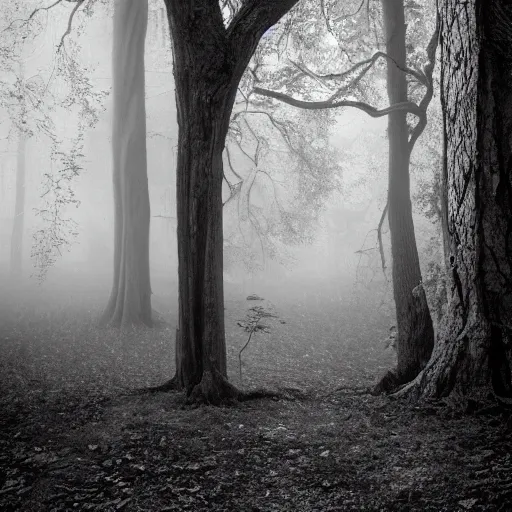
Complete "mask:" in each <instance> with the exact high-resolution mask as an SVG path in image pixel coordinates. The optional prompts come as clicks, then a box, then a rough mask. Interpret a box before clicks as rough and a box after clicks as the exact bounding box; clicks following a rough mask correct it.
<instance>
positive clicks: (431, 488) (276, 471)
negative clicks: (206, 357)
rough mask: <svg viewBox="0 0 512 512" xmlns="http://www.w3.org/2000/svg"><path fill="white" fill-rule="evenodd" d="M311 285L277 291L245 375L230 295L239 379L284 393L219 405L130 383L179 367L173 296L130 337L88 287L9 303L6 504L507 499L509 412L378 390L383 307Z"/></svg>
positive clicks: (2, 457) (225, 505)
mask: <svg viewBox="0 0 512 512" xmlns="http://www.w3.org/2000/svg"><path fill="white" fill-rule="evenodd" d="M303 299H304V298H301V297H298V296H297V294H295V300H294V301H290V302H288V303H287V304H284V303H279V301H278V303H275V304H274V309H273V311H274V313H276V315H277V318H270V319H267V321H268V330H269V332H268V333H265V332H258V333H257V334H255V335H254V337H253V340H252V341H251V343H250V345H249V346H248V347H247V349H246V350H245V351H244V352H243V357H242V362H243V366H242V378H243V380H242V382H240V376H239V368H238V364H239V359H238V356H239V351H240V349H241V347H242V346H243V345H244V344H245V342H246V340H247V333H245V332H244V330H243V325H244V321H245V320H244V319H245V318H246V312H247V309H248V308H249V307H252V306H253V305H254V304H253V303H252V302H250V301H246V300H245V297H241V296H237V295H236V294H228V298H227V300H226V326H227V342H228V357H229V367H230V378H231V381H232V382H233V383H234V384H236V385H238V386H240V387H244V388H254V387H265V388H270V389H277V388H279V389H285V390H286V391H285V393H284V397H283V399H279V400H271V399H264V400H254V401H250V402H244V403H240V404H237V405H235V406H231V407H220V408H216V407H205V406H202V407H196V408H191V407H189V406H186V405H185V400H184V397H183V396H182V395H181V394H177V393H165V394H153V395H134V394H132V393H131V391H130V390H133V389H135V388H139V387H142V386H147V385H154V384H158V383H161V382H163V381H164V380H166V379H168V378H169V377H171V376H172V374H173V338H174V319H173V318H172V314H169V313H168V312H167V311H165V312H164V314H163V320H165V323H162V324H161V325H159V326H158V327H157V328H154V329H151V330H150V329H141V330H137V331H133V332H131V333H129V334H124V335H121V334H120V333H119V332H118V331H116V330H115V329H99V328H98V327H96V325H95V323H94V320H95V318H96V317H97V315H98V313H99V311H100V309H99V308H98V306H97V304H98V303H99V300H98V297H96V296H92V295H87V294H85V293H83V294H81V295H80V296H75V297H72V298H67V299H66V300H60V302H59V301H56V300H50V297H48V300H43V301H41V297H39V298H37V300H36V298H34V300H32V302H30V301H29V302H25V303H23V304H21V302H19V301H18V302H17V301H15V300H11V301H10V302H9V303H7V304H2V305H1V319H2V322H1V327H0V386H1V393H0V445H1V447H0V510H2V511H6V512H7V511H14V510H20V511H67V510H93V511H96V510H98V511H100V510H102V511H117V510H122V511H127V512H128V511H151V512H156V511H171V510H176V511H181V510H191V511H198V512H199V511H207V510H212V511H242V512H245V511H255V512H256V511H262V512H263V511H345V510H347V511H349V510H354V511H413V510H414V511H457V510H472V511H478V510H503V511H508V510H512V437H511V433H512V422H511V421H510V419H508V418H507V417H505V416H503V415H501V414H496V415H481V416H475V415H473V416H469V415H464V414H462V413H458V412H456V411H455V410H454V409H453V408H452V407H450V404H447V403H436V404H421V405H418V404H407V403H403V402H401V401H393V400H390V399H389V398H386V397H372V396H370V395H368V394H366V393H365V389H366V388H367V387H368V386H370V385H371V384H372V382H374V381H375V379H376V378H377V377H378V376H379V375H380V374H381V373H382V372H383V371H384V369H385V368H386V367H387V366H389V365H391V364H392V362H393V354H392V352H391V351H390V350H389V349H388V350H387V349H386V348H385V346H384V343H383V342H382V340H383V338H384V337H385V336H386V332H387V329H388V320H389V319H388V318H387V317H386V316H385V315H380V316H379V314H377V313H376V309H375V305H374V304H373V305H372V304H371V301H369V299H368V297H366V298H364V297H363V298H362V300H360V301H358V300H355V299H350V300H349V299H348V298H346V297H345V298H343V297H341V298H340V297H337V298H335V300H334V299H333V298H332V297H331V299H329V300H326V299H325V300H323V301H322V300H319V299H315V300H309V301H308V300H303ZM164 302H165V301H164ZM167 304H168V305H169V303H167ZM258 304H260V302H258ZM261 304H264V305H265V307H269V308H271V307H272V306H271V305H269V304H268V303H266V302H265V301H263V302H261ZM171 306H172V305H169V310H170V311H172V307H171ZM166 307H167V306H162V307H161V309H165V308H166ZM239 322H240V324H242V326H240V325H239ZM340 388H341V389H340Z"/></svg>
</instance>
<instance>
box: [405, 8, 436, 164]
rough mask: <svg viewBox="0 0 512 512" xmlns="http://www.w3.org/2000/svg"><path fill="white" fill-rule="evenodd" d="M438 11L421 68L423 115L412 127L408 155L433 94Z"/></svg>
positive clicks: (424, 125) (422, 128)
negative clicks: (425, 61)
mask: <svg viewBox="0 0 512 512" xmlns="http://www.w3.org/2000/svg"><path fill="white" fill-rule="evenodd" d="M439 26H440V23H439V13H437V16H436V28H435V30H434V33H433V34H432V37H431V38H430V42H429V44H428V46H427V56H428V62H427V64H425V66H424V68H423V74H424V77H425V86H426V88H427V90H426V92H425V95H424V96H423V98H422V100H421V101H420V104H419V108H420V109H421V110H422V111H423V115H422V116H420V117H419V120H418V123H417V124H416V126H415V127H414V128H413V130H412V133H411V138H410V139H409V143H408V148H409V155H411V153H412V150H413V149H414V145H415V144H416V141H417V140H418V139H419V137H420V136H421V134H422V133H423V131H424V130H425V127H426V126H427V109H428V106H429V105H430V102H431V101H432V97H433V95H434V84H433V79H432V75H433V74H434V66H435V62H436V51H437V46H438V44H439Z"/></svg>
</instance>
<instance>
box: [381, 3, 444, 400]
mask: <svg viewBox="0 0 512 512" xmlns="http://www.w3.org/2000/svg"><path fill="white" fill-rule="evenodd" d="M382 7H383V16H384V26H385V34H386V52H387V54H388V55H389V56H390V57H391V58H392V59H393V60H394V61H395V62H396V65H395V64H394V63H393V62H388V65H387V89H388V97H389V102H390V105H394V104H396V103H401V102H406V101H408V91H407V80H406V75H405V73H404V72H403V71H401V70H400V69H399V67H401V68H404V67H405V66H406V46H405V35H406V28H407V27H406V24H405V19H404V2H403V0H382ZM388 140H389V188H388V205H389V210H388V219H389V231H390V234H391V254H392V258H393V263H392V274H393V293H394V298H395V305H396V321H397V334H398V337H397V343H396V350H397V355H398V364H397V368H396V370H394V371H393V372H390V373H388V374H387V375H386V376H385V377H384V378H383V380H382V381H381V382H379V384H378V385H377V387H376V388H375V391H376V392H380V391H391V390H392V389H393V388H395V387H396V386H397V385H399V384H403V383H406V382H409V381H411V380H412V379H414V378H415V377H416V375H418V373H419V372H420V371H421V370H422V369H423V368H424V367H425V365H426V364H427V362H428V359H429V357H430V354H431V352H432V348H433V346H434V328H433V325H432V319H431V317H430V312H429V309H428V304H427V299H426V296H425V292H424V290H423V287H422V286H421V271H420V263H419V258H418V249H417V247H416V238H415V234H414V224H413V219H412V206H411V193H410V179H409V160H410V150H409V132H408V126H407V118H406V113H405V112H399V111H398V112H392V113H390V114H389V116H388Z"/></svg>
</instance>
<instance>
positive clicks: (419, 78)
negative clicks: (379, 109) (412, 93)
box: [304, 52, 428, 87]
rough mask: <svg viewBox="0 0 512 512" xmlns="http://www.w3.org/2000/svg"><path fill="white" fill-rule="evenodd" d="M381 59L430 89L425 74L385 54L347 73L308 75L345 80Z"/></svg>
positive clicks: (357, 65)
mask: <svg viewBox="0 0 512 512" xmlns="http://www.w3.org/2000/svg"><path fill="white" fill-rule="evenodd" d="M379 59H386V60H388V61H390V62H392V63H393V64H394V65H395V66H396V67H397V68H398V69H399V70H400V71H403V72H404V73H406V74H408V75H411V76H413V77H414V78H415V79H416V80H417V81H418V82H419V83H420V84H422V85H424V86H425V87H428V82H427V80H426V79H425V76H424V75H423V73H421V72H419V71H417V70H415V69H412V68H409V67H403V66H400V65H399V64H398V63H397V62H396V60H395V59H393V58H392V57H390V56H389V55H388V54H387V53H384V52H376V53H374V54H373V55H372V56H371V57H370V58H369V59H366V60H362V61H360V62H357V63H356V64H354V65H353V66H352V67H351V68H349V69H347V70H346V71H343V72H342V73H329V74H327V75H319V74H318V73H315V72H313V71H311V70H309V69H308V74H309V75H310V76H311V75H313V76H314V77H315V78H316V79H319V80H344V79H345V78H347V77H348V76H349V75H351V74H352V73H354V72H355V71H357V70H358V69H359V68H361V67H364V66H370V67H371V66H373V65H374V64H375V63H376V62H377V61H378V60H379ZM304 67H305V66H304Z"/></svg>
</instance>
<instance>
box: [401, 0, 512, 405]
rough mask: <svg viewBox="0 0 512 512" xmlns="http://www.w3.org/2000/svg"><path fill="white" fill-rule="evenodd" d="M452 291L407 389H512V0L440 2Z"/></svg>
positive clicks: (466, 392) (507, 393) (481, 398)
mask: <svg viewBox="0 0 512 512" xmlns="http://www.w3.org/2000/svg"><path fill="white" fill-rule="evenodd" d="M438 9H439V15H440V17H441V19H442V28H441V42H442V43H441V45H442V48H441V89H442V91H441V93H442V97H441V99H442V104H443V113H444V135H445V153H444V167H443V183H444V184H445V186H447V194H446V195H445V196H444V197H445V198H447V199H446V200H447V203H446V204H445V205H444V207H445V212H446V215H447V226H448V233H447V238H448V242H449V257H448V260H449V264H450V267H449V269H448V274H449V278H450V283H449V285H450V288H451V290H450V298H449V304H448V312H447V314H446V315H445V318H444V325H443V328H442V329H441V331H440V334H439V336H438V340H437V343H436V346H435V349H434V353H433V355H432V357H431V359H430V361H429V363H428V365H427V367H426V368H425V369H424V371H423V372H422V373H421V374H420V375H419V376H418V377H417V378H416V379H415V380H414V381H413V382H412V383H411V384H409V385H408V386H406V387H405V388H403V389H402V390H401V391H400V392H399V395H408V396H410V397H413V398H418V397H423V398H432V397H433V398H439V397H446V396H448V395H450V394H452V395H453V394H456V395H463V396H464V397H465V398H466V399H468V401H467V404H468V406H470V407H474V406H478V403H482V402H486V401H487V400H488V399H489V397H491V398H492V397H494V398H497V399H498V400H501V401H507V398H508V399H509V400H508V401H510V398H512V380H511V375H512V343H511V339H512V338H511V334H510V333H511V332H512V296H511V287H510V283H511V282H512V267H511V265H510V261H511V256H512V255H511V252H510V251H511V249H510V247H511V236H512V235H511V233H512V206H511V205H512V189H511V186H510V185H511V182H512V181H511V180H512V174H511V167H510V162H511V158H512V145H511V141H512V106H511V105H512V84H511V82H510V71H509V70H510V66H511V65H512V54H511V51H510V48H512V7H511V6H510V4H509V2H506V1H503V0H493V1H489V2H478V1H476V0H472V1H469V2H465V3H463V4H461V2H458V1H457V0H446V1H445V2H441V3H440V5H439V7H438Z"/></svg>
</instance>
